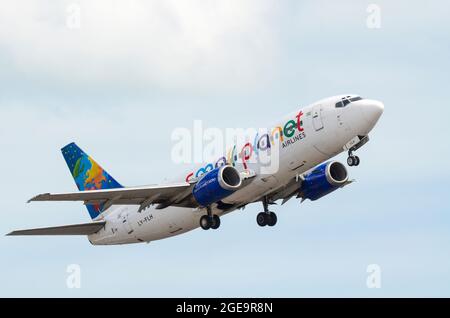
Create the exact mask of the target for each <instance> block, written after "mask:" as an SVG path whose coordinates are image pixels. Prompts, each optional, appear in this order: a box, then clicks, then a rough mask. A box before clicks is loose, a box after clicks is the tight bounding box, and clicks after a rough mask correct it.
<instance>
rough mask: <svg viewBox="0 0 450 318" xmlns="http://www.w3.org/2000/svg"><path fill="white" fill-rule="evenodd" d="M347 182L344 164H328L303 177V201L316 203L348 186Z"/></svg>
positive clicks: (336, 162) (335, 162) (301, 189)
mask: <svg viewBox="0 0 450 318" xmlns="http://www.w3.org/2000/svg"><path fill="white" fill-rule="evenodd" d="M347 182H348V173H347V169H346V168H345V166H344V165H343V164H342V163H340V162H338V161H330V162H326V163H323V164H321V165H320V166H317V167H316V168H315V169H314V170H313V171H311V172H309V173H307V174H306V175H304V176H303V182H302V185H301V187H300V195H301V196H302V197H303V200H305V199H310V200H311V201H315V200H317V199H320V198H321V197H323V196H325V195H327V194H329V193H331V192H333V191H335V190H337V189H339V188H340V187H342V186H344V185H346V184H347Z"/></svg>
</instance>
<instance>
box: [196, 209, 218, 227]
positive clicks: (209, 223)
mask: <svg viewBox="0 0 450 318" xmlns="http://www.w3.org/2000/svg"><path fill="white" fill-rule="evenodd" d="M206 211H207V212H208V214H207V215H203V216H202V217H201V218H200V227H201V228H202V229H204V230H209V229H213V230H217V229H218V228H219V227H220V217H219V216H218V215H215V214H214V215H213V214H212V211H211V207H207V208H206Z"/></svg>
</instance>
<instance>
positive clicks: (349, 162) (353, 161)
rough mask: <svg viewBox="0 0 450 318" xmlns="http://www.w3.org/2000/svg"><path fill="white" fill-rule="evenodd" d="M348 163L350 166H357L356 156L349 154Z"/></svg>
mask: <svg viewBox="0 0 450 318" xmlns="http://www.w3.org/2000/svg"><path fill="white" fill-rule="evenodd" d="M347 164H348V165H349V166H350V167H353V166H355V165H356V159H355V157H353V156H349V157H348V158H347Z"/></svg>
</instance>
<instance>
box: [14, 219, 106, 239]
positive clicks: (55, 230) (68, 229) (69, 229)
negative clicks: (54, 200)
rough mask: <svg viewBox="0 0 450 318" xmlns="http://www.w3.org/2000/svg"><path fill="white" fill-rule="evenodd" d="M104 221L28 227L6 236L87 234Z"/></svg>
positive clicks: (99, 227)
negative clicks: (38, 227) (37, 227)
mask: <svg viewBox="0 0 450 318" xmlns="http://www.w3.org/2000/svg"><path fill="white" fill-rule="evenodd" d="M105 224H106V222H93V223H85V224H73V225H64V226H56V227H44V228H40V229H28V230H18V231H13V232H11V233H9V234H7V235H8V236H18V235H89V234H93V233H95V232H97V231H98V230H100V229H101V228H102V227H103V226H104V225H105Z"/></svg>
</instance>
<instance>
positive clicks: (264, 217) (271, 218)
mask: <svg viewBox="0 0 450 318" xmlns="http://www.w3.org/2000/svg"><path fill="white" fill-rule="evenodd" d="M263 207H264V212H261V213H258V215H257V216H256V223H258V225H259V226H261V227H263V226H266V225H268V226H275V224H277V215H276V214H275V213H273V212H271V211H269V203H268V200H267V198H266V197H264V198H263Z"/></svg>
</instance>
